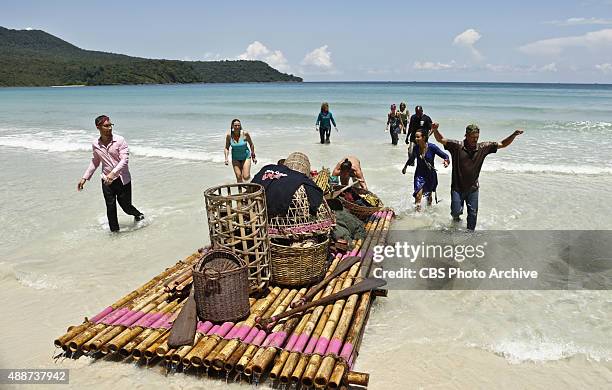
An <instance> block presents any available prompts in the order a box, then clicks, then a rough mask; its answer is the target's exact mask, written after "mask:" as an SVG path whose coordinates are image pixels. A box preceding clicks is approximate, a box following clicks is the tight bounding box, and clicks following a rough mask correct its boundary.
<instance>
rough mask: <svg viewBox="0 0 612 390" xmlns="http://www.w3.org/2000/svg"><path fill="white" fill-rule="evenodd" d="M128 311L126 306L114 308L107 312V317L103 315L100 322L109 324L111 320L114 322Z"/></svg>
mask: <svg viewBox="0 0 612 390" xmlns="http://www.w3.org/2000/svg"><path fill="white" fill-rule="evenodd" d="M129 311H130V310H129V309H128V308H127V307H123V308H121V309H118V310H115V311H114V312H112V313H111V314H109V315H108V316H107V317H104V318H103V319H102V320H101V321H100V322H102V323H103V324H106V325H111V324H112V323H113V322H115V321H117V320H118V319H119V318H121V317H123V316H124V315H125V313H127V312H129Z"/></svg>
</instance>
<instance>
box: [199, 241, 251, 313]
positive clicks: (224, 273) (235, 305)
mask: <svg viewBox="0 0 612 390" xmlns="http://www.w3.org/2000/svg"><path fill="white" fill-rule="evenodd" d="M193 288H194V297H195V301H196V307H197V311H198V316H199V317H200V319H203V320H206V321H211V322H225V321H236V320H239V319H242V318H244V317H246V316H248V315H249V310H250V307H249V280H248V270H247V265H246V263H245V262H244V260H242V259H240V258H239V257H238V256H236V255H235V254H233V253H232V252H230V251H228V250H224V249H213V250H210V251H209V252H208V253H206V254H205V255H204V256H203V257H202V259H201V260H200V261H199V262H198V263H197V264H196V265H195V266H194V267H193Z"/></svg>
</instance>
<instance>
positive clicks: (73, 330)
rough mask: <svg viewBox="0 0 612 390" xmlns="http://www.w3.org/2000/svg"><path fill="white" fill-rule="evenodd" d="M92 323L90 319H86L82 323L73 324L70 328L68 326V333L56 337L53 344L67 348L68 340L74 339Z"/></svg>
mask: <svg viewBox="0 0 612 390" xmlns="http://www.w3.org/2000/svg"><path fill="white" fill-rule="evenodd" d="M91 325H92V323H91V322H89V321H85V322H83V323H82V324H81V325H77V326H71V327H70V328H68V330H67V331H66V334H64V335H63V336H61V337H58V338H57V339H55V340H54V341H53V344H54V345H55V346H56V347H57V348H62V349H66V343H67V342H68V341H70V340H71V339H73V338H74V337H76V336H77V335H78V334H80V333H81V332H83V331H84V330H85V329H87V328H88V327H89V326H91Z"/></svg>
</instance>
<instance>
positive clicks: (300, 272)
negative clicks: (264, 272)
mask: <svg viewBox="0 0 612 390" xmlns="http://www.w3.org/2000/svg"><path fill="white" fill-rule="evenodd" d="M275 241H276V242H275ZM282 241H283V240H274V241H272V242H271V243H270V248H271V252H272V257H271V260H270V262H271V263H270V264H271V266H272V282H273V283H275V284H279V285H282V286H290V287H298V286H306V285H309V284H313V283H317V282H319V281H320V280H321V279H322V278H323V275H324V274H325V268H326V265H327V256H328V249H329V239H328V238H327V236H321V237H320V238H318V241H320V242H319V243H317V244H315V245H313V246H311V247H307V248H302V247H292V246H288V245H284V244H283V243H282Z"/></svg>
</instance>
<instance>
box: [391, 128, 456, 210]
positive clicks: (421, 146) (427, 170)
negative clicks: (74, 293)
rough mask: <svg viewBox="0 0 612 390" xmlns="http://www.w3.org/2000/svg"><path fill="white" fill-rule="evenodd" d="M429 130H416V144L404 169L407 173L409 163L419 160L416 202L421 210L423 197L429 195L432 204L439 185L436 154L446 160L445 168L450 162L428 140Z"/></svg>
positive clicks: (428, 202)
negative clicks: (435, 162) (435, 164)
mask: <svg viewBox="0 0 612 390" xmlns="http://www.w3.org/2000/svg"><path fill="white" fill-rule="evenodd" d="M428 134H429V131H427V130H425V129H418V130H417V131H416V136H415V141H416V145H415V146H414V149H413V150H412V153H411V154H410V153H409V155H408V161H406V164H405V165H404V169H402V173H403V174H404V175H405V174H406V168H407V167H408V165H411V166H412V165H414V160H415V159H416V160H417V165H416V170H415V171H414V192H413V193H412V196H414V204H415V205H416V210H417V211H421V199H422V197H423V196H425V197H427V205H428V206H431V203H432V193H434V192H436V187H437V186H438V175H437V174H436V169H435V168H434V159H435V157H436V155H438V156H440V158H442V159H443V160H444V168H446V167H448V164H449V163H450V161H449V159H448V155H447V154H446V153H444V152H443V151H442V150H441V149H440V148H439V147H438V146H437V145H436V144H432V143H429V142H427V139H428V137H429V136H428Z"/></svg>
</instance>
